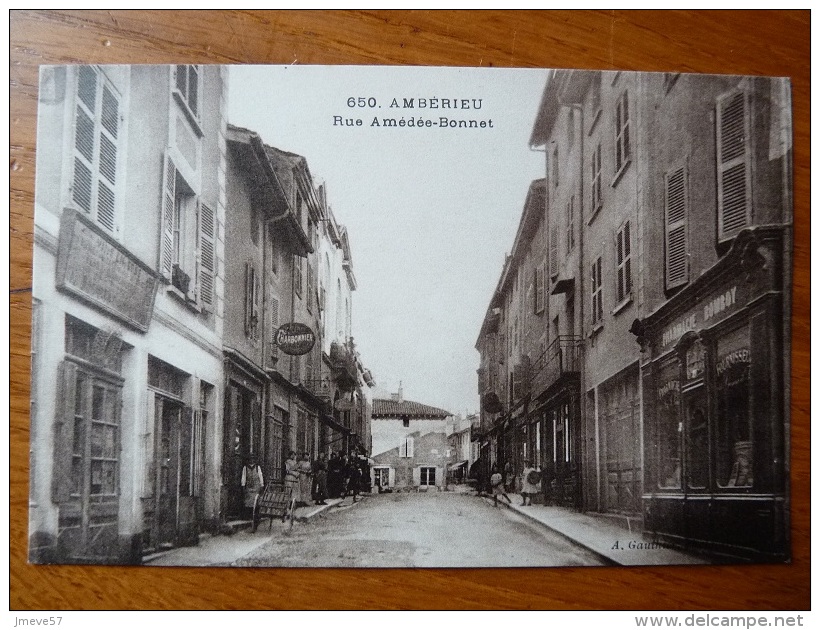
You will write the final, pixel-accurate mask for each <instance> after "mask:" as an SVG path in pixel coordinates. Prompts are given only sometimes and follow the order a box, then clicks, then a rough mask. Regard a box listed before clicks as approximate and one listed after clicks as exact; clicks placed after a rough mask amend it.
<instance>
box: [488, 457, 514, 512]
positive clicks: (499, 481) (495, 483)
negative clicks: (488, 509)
mask: <svg viewBox="0 0 820 630" xmlns="http://www.w3.org/2000/svg"><path fill="white" fill-rule="evenodd" d="M490 486H491V488H492V492H493V505H494V506H495V507H498V495H501V496H502V497H504V498H505V499H507V503H509V504H510V505H512V501H510V497H508V496H507V493H506V491H505V488H504V477H503V476H502V475H501V473H500V472H498V468H496V467H495V466H493V474H492V475H491V476H490Z"/></svg>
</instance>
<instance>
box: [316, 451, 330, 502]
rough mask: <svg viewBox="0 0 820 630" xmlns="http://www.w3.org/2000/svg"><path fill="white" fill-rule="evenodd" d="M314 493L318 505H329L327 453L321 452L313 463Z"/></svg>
mask: <svg viewBox="0 0 820 630" xmlns="http://www.w3.org/2000/svg"><path fill="white" fill-rule="evenodd" d="M313 486H314V489H315V493H314V495H313V498H314V500H315V501H316V505H327V501H326V499H327V455H325V454H324V453H319V458H318V459H317V460H316V461H315V462H314V463H313Z"/></svg>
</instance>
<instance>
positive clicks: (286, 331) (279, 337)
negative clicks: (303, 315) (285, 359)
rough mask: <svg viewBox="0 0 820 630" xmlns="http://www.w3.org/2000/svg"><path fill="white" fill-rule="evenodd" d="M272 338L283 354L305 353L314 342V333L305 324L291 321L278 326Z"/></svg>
mask: <svg viewBox="0 0 820 630" xmlns="http://www.w3.org/2000/svg"><path fill="white" fill-rule="evenodd" d="M274 340H275V342H276V345H277V346H278V347H279V349H280V350H281V351H282V352H284V353H285V354H290V355H299V354H307V353H308V352H310V351H311V349H312V348H313V344H315V343H316V334H315V333H314V332H313V331H312V330H311V329H310V326H307V325H306V324H300V323H299V322H291V323H290V324H284V325H282V326H280V327H279V329H278V330H277V331H276V334H275V335H274Z"/></svg>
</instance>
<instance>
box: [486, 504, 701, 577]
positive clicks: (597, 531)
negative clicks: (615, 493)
mask: <svg viewBox="0 0 820 630" xmlns="http://www.w3.org/2000/svg"><path fill="white" fill-rule="evenodd" d="M508 496H509V497H510V499H511V500H512V504H508V503H507V502H506V501H504V499H502V498H499V500H498V503H499V505H503V506H504V507H505V508H508V509H511V510H513V511H515V512H517V513H518V514H521V515H523V516H525V517H526V518H528V519H530V520H532V521H534V522H536V523H538V524H540V525H543V526H545V527H547V528H549V529H551V530H552V531H554V532H556V533H558V534H560V535H562V536H564V537H565V538H567V539H569V540H571V541H572V542H574V543H576V544H578V545H581V546H582V547H585V548H586V549H588V550H590V551H592V552H593V553H596V554H598V556H600V557H601V559H602V560H604V561H605V562H607V563H609V564H616V565H622V566H647V565H655V566H660V565H675V564H710V562H709V560H707V559H705V558H701V557H699V556H696V555H694V554H690V553H686V552H684V551H679V550H677V549H672V548H668V547H666V546H665V545H663V544H662V543H658V542H652V541H651V540H650V539H649V538H648V537H644V536H643V534H642V531H641V530H640V519H634V523H635V525H636V526H633V522H631V521H630V520H629V519H626V518H624V519H623V522H624V525H620V524H618V523H616V522H614V521H612V520H610V519H608V518H606V517H605V516H601V515H593V514H584V513H581V512H575V511H573V510H570V509H569V508H564V507H558V506H553V505H538V504H534V505H526V506H523V505H521V502H522V497H521V495H520V494H514V493H508ZM483 498H484V501H485V502H487V503H489V504H490V505H493V499H492V497H486V496H485V497H483Z"/></svg>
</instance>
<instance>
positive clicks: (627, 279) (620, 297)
mask: <svg viewBox="0 0 820 630" xmlns="http://www.w3.org/2000/svg"><path fill="white" fill-rule="evenodd" d="M629 227H630V225H629V221H627V222H626V223H624V224H623V225H622V226H621V229H619V230H618V233H617V235H616V238H615V254H616V257H617V260H616V263H617V286H616V292H617V301H618V304H620V303H621V302H624V301H626V300H627V299H629V298H630V297H631V295H632V243H631V236H630V229H629Z"/></svg>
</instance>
